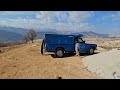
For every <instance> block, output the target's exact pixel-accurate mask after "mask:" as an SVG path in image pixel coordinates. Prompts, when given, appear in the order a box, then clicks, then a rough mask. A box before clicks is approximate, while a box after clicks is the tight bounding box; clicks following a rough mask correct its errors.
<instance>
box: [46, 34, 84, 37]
mask: <svg viewBox="0 0 120 90" xmlns="http://www.w3.org/2000/svg"><path fill="white" fill-rule="evenodd" d="M45 35H62V36H74V37H82V36H83V35H82V34H75V35H74V34H68V35H65V34H45Z"/></svg>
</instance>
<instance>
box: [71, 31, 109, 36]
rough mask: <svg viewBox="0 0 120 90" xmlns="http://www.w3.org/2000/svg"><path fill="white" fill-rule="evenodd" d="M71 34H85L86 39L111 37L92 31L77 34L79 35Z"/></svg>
mask: <svg viewBox="0 0 120 90" xmlns="http://www.w3.org/2000/svg"><path fill="white" fill-rule="evenodd" d="M71 34H83V35H84V37H85V38H108V37H109V34H99V33H95V32H92V31H88V32H77V33H71Z"/></svg>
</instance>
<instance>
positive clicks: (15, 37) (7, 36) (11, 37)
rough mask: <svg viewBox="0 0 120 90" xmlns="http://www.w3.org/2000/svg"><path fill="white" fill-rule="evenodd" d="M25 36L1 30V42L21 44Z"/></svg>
mask: <svg viewBox="0 0 120 90" xmlns="http://www.w3.org/2000/svg"><path fill="white" fill-rule="evenodd" d="M22 38H23V36H22V35H20V34H17V33H13V32H9V31H5V30H0V41H13V42H19V41H20V40H22Z"/></svg>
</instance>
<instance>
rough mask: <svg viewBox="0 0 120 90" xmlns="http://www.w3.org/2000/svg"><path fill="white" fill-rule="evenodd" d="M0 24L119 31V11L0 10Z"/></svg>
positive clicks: (73, 29) (70, 29)
mask: <svg viewBox="0 0 120 90" xmlns="http://www.w3.org/2000/svg"><path fill="white" fill-rule="evenodd" d="M0 25H2V26H13V27H21V28H35V29H39V28H50V29H56V30H58V31H70V32H74V31H94V32H98V33H120V11H0Z"/></svg>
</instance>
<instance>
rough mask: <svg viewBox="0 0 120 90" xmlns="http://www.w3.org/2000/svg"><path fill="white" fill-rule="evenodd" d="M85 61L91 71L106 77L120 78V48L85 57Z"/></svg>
mask: <svg viewBox="0 0 120 90" xmlns="http://www.w3.org/2000/svg"><path fill="white" fill-rule="evenodd" d="M83 63H84V65H85V67H87V69H88V70H89V71H92V72H95V73H96V74H98V75H99V76H101V77H103V78H105V79H120V49H112V50H110V51H108V52H103V53H99V54H95V55H92V56H88V57H85V58H84V60H83Z"/></svg>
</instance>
